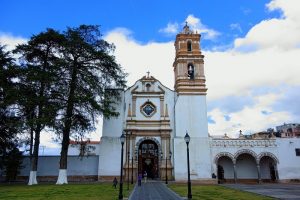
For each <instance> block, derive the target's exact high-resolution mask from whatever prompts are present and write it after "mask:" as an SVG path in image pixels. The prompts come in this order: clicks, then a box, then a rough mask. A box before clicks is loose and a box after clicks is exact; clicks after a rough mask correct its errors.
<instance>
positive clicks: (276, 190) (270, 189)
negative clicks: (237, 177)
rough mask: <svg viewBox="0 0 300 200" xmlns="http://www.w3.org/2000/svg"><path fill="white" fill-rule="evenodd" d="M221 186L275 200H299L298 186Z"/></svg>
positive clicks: (299, 191)
mask: <svg viewBox="0 0 300 200" xmlns="http://www.w3.org/2000/svg"><path fill="white" fill-rule="evenodd" d="M223 186H225V187H230V188H234V189H238V190H244V191H248V192H253V193H257V194H261V195H265V196H270V197H274V198H277V199H285V200H300V184H279V183H278V184H256V185H246V184H224V185H223Z"/></svg>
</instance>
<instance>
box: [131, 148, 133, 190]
mask: <svg viewBox="0 0 300 200" xmlns="http://www.w3.org/2000/svg"><path fill="white" fill-rule="evenodd" d="M131 154H133V152H132V153H131ZM132 184H133V155H131V185H132Z"/></svg>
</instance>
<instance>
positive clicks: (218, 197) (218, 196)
mask: <svg viewBox="0 0 300 200" xmlns="http://www.w3.org/2000/svg"><path fill="white" fill-rule="evenodd" d="M169 188H170V189H172V190H173V191H174V192H176V193H177V194H179V195H180V196H182V197H186V196H187V186H186V185H183V184H170V185H169ZM192 196H193V200H197V199H201V200H202V199H206V200H227V199H228V200H229V199H230V200H249V199H250V200H271V199H273V198H271V197H266V196H261V195H257V194H253V193H250V192H243V191H239V190H235V189H230V188H226V187H223V186H218V185H192Z"/></svg>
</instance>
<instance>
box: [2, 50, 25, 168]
mask: <svg viewBox="0 0 300 200" xmlns="http://www.w3.org/2000/svg"><path fill="white" fill-rule="evenodd" d="M16 71H17V67H16V65H15V64H14V59H13V58H12V56H11V53H10V52H8V51H5V47H4V46H2V45H1V44H0V169H2V168H3V163H4V160H5V159H6V156H7V153H8V152H9V151H10V150H11V149H12V148H13V147H14V145H15V143H16V137H17V133H19V132H20V123H19V117H18V116H17V114H16V113H15V110H14V108H15V102H16V98H17V97H16V96H17V92H16V87H15V85H16V83H15V81H14V79H15V78H16V74H17V73H16Z"/></svg>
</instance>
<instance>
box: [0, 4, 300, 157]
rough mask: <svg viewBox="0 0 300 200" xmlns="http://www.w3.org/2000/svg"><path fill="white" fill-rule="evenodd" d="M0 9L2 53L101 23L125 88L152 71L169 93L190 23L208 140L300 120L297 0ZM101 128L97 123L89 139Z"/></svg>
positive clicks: (47, 137)
mask: <svg viewBox="0 0 300 200" xmlns="http://www.w3.org/2000/svg"><path fill="white" fill-rule="evenodd" d="M0 7H1V8H2V9H1V12H0V19H1V20H0V43H2V44H7V49H13V47H14V46H15V45H16V44H18V43H22V42H26V41H27V40H28V39H29V38H30V37H31V36H32V35H33V34H38V33H39V32H41V31H44V30H45V29H46V28H48V27H51V28H54V29H57V30H61V31H63V30H65V29H66V27H76V26H79V25H80V24H92V25H96V24H97V25H100V27H101V28H100V30H101V32H102V35H103V39H105V40H107V41H108V42H110V43H114V44H115V46H116V50H115V53H114V55H115V56H116V60H117V62H118V63H119V64H120V65H121V66H122V67H123V69H124V70H125V71H126V72H127V73H128V74H129V76H128V77H127V80H128V86H131V85H132V84H133V83H134V82H135V81H136V80H138V79H139V78H141V77H142V76H144V75H146V72H147V71H148V70H149V71H150V73H151V75H152V76H154V77H155V78H157V79H158V80H160V81H161V82H162V83H163V84H164V85H166V86H167V87H169V88H172V89H173V88H174V75H173V68H172V64H173V61H174V57H175V49H174V40H175V37H176V34H177V33H179V32H180V31H181V30H182V27H183V26H184V24H185V22H188V24H189V26H190V28H191V29H193V30H195V31H197V32H199V33H201V50H202V53H203V54H204V55H205V66H204V67H205V75H206V81H207V82H206V83H207V87H208V93H207V115H208V127H209V134H210V135H224V134H225V133H227V135H229V136H231V137H236V136H237V134H238V131H239V130H242V131H243V133H244V134H251V133H255V132H258V131H263V130H266V129H267V128H275V127H276V126H278V125H282V124H283V123H300V103H299V102H300V66H299V62H298V58H299V56H300V1H299V0H227V1H220V0H185V1H183V0H178V1H171V0H164V1H158V0H152V1H145V0H127V1H124V0H123V1H121V0H118V1H117V0H111V1H97V0H85V1H83V0H64V1H61V0H51V1H50V0H43V1H41V0H39V1H38V0H27V1H22V0H0ZM101 126H102V124H101V118H99V123H98V125H97V127H98V128H97V131H96V132H94V133H92V134H91V138H92V139H93V140H99V138H100V136H101ZM52 137H53V136H51V134H50V133H46V134H43V138H42V146H46V151H47V152H48V153H49V154H51V152H52V150H53V149H54V148H57V147H58V144H56V143H54V142H52V140H51V138H52ZM53 151H54V150H53Z"/></svg>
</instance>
